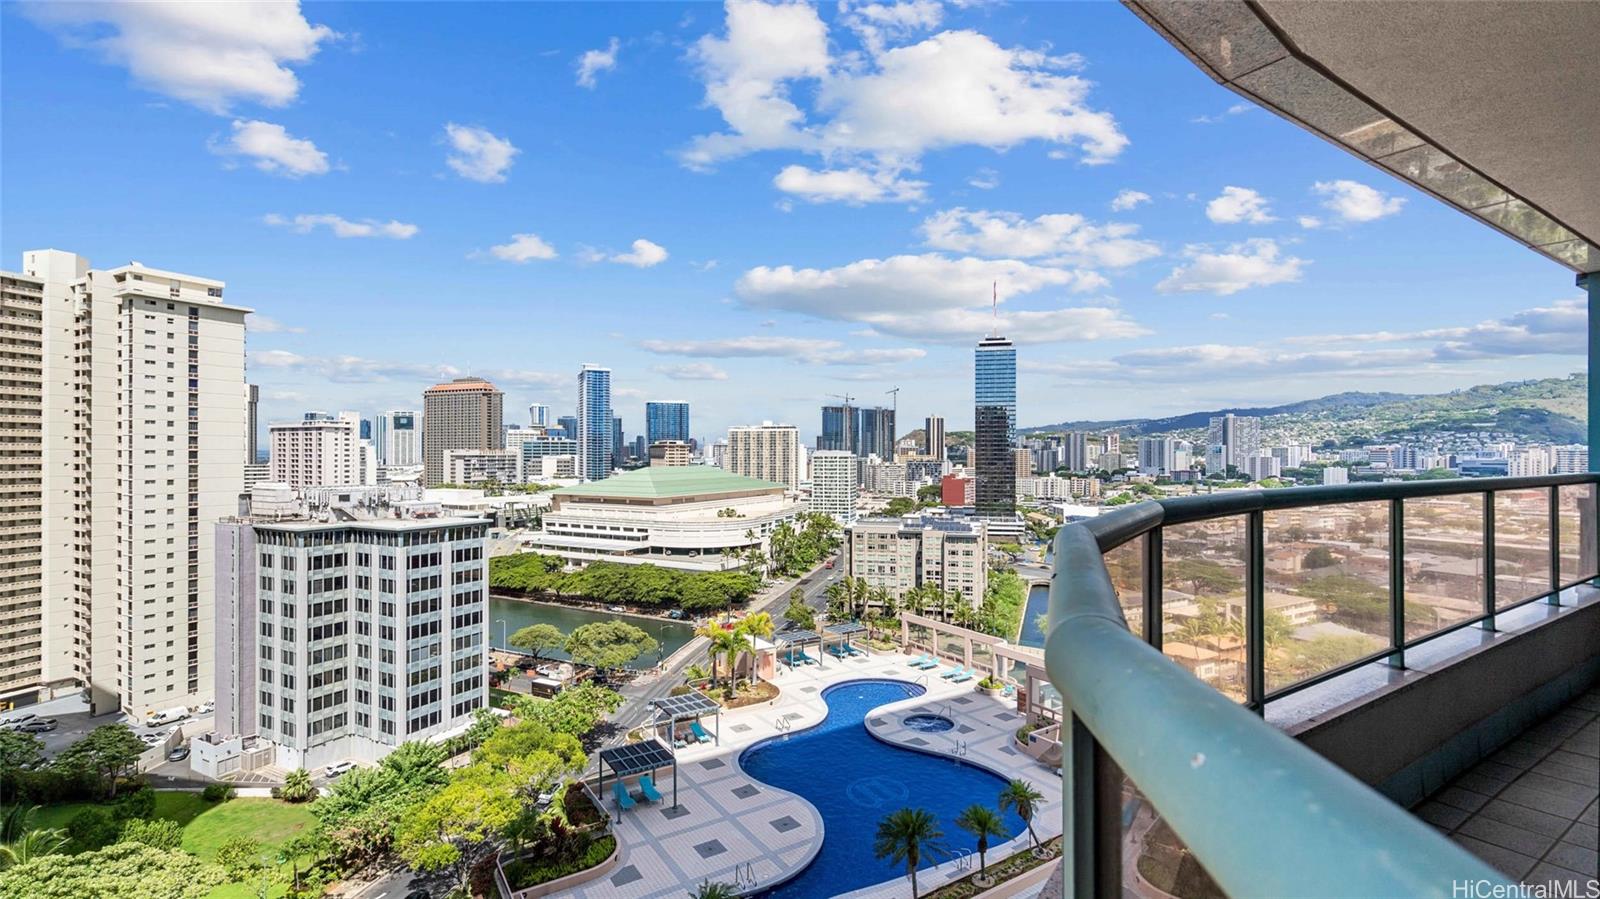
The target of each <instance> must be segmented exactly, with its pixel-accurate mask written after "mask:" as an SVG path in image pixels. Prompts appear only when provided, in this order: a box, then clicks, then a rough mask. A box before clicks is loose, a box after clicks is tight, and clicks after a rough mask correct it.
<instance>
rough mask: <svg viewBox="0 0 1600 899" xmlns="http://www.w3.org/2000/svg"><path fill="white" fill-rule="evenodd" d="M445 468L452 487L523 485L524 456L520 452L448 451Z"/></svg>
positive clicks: (445, 457) (505, 450) (447, 481)
mask: <svg viewBox="0 0 1600 899" xmlns="http://www.w3.org/2000/svg"><path fill="white" fill-rule="evenodd" d="M444 468H445V482H446V483H449V484H484V483H488V482H493V483H496V484H520V483H522V454H521V453H520V452H518V451H517V450H511V449H498V450H446V451H445V454H444Z"/></svg>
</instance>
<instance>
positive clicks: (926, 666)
mask: <svg viewBox="0 0 1600 899" xmlns="http://www.w3.org/2000/svg"><path fill="white" fill-rule="evenodd" d="M939 665H940V662H939V660H938V659H928V660H927V661H926V662H923V663H922V664H920V665H918V666H917V667H918V668H921V669H922V670H923V671H932V670H933V669H935V668H937V667H939Z"/></svg>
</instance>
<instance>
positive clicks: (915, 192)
mask: <svg viewBox="0 0 1600 899" xmlns="http://www.w3.org/2000/svg"><path fill="white" fill-rule="evenodd" d="M772 183H773V185H774V186H775V187H777V188H778V189H779V190H781V191H783V192H784V193H789V194H794V195H795V196H797V197H801V198H802V199H805V200H807V201H809V202H812V203H830V202H838V203H848V204H850V205H852V206H859V205H861V204H863V203H911V202H917V201H920V200H923V199H926V197H925V195H924V193H923V190H924V188H926V187H927V186H928V183H927V182H926V181H907V180H903V179H901V178H900V177H899V176H898V175H897V174H896V173H895V172H894V171H892V170H887V169H884V170H879V171H875V172H869V171H866V170H863V169H828V170H825V171H816V170H813V169H808V168H806V167H805V166H803V165H791V166H785V167H784V169H783V170H782V171H780V172H779V173H778V174H777V177H775V178H773V179H772Z"/></svg>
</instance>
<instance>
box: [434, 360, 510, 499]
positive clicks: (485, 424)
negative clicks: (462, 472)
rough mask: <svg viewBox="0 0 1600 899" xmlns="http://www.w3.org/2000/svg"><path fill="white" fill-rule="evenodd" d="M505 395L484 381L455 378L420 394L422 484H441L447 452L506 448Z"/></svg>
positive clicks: (481, 379)
mask: <svg viewBox="0 0 1600 899" xmlns="http://www.w3.org/2000/svg"><path fill="white" fill-rule="evenodd" d="M504 402H505V394H503V393H501V392H500V391H499V390H498V389H496V388H495V386H494V385H493V384H491V383H489V382H488V381H485V380H484V379H483V378H456V379H455V380H454V381H451V382H449V383H448V384H435V385H434V386H432V387H429V388H428V389H427V390H425V391H423V393H422V477H423V484H424V485H425V486H428V487H437V486H439V485H440V484H442V483H444V478H445V473H446V472H445V469H444V454H445V453H446V452H447V451H449V450H492V449H502V448H504V447H505V429H504V428H503V427H502V424H501V421H502V412H503V411H504V410H503V404H504Z"/></svg>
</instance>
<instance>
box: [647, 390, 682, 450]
mask: <svg viewBox="0 0 1600 899" xmlns="http://www.w3.org/2000/svg"><path fill="white" fill-rule="evenodd" d="M644 437H645V446H647V447H648V446H649V445H650V444H652V443H655V442H656V441H657V440H682V441H683V442H684V443H688V442H689V404H688V403H685V402H679V401H674V402H654V403H645V404H644Z"/></svg>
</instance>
